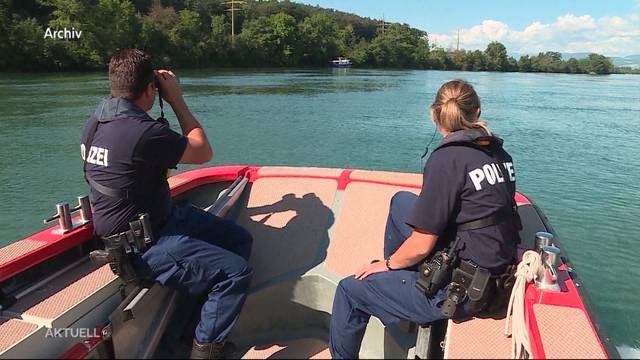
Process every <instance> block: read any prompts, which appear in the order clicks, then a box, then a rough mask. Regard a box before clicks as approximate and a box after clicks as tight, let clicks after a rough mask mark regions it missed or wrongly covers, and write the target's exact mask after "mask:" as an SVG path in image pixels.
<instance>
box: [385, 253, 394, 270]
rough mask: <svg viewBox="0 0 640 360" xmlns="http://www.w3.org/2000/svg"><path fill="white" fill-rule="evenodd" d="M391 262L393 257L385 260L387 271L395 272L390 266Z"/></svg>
mask: <svg viewBox="0 0 640 360" xmlns="http://www.w3.org/2000/svg"><path fill="white" fill-rule="evenodd" d="M389 262H391V256H389V257H388V258H386V259H384V264H385V265H386V266H387V270H390V271H391V270H393V269H392V268H391V266H389Z"/></svg>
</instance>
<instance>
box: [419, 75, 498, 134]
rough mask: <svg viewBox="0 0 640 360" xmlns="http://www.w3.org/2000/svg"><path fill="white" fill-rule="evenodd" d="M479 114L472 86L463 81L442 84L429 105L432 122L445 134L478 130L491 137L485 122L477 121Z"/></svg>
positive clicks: (476, 98)
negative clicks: (444, 131)
mask: <svg viewBox="0 0 640 360" xmlns="http://www.w3.org/2000/svg"><path fill="white" fill-rule="evenodd" d="M479 112H480V98H479V97H478V94H477V93H476V91H475V90H474V89H473V86H471V84H469V83H468V82H466V81H464V80H452V81H449V82H446V83H445V84H443V85H442V86H441V87H440V89H439V90H438V93H437V94H436V99H435V101H434V102H433V104H431V117H432V118H433V121H434V122H435V123H436V125H438V126H439V127H440V128H442V129H444V130H446V131H447V132H454V131H458V130H464V129H474V128H476V129H477V128H479V129H483V130H484V131H485V132H486V133H487V135H491V130H489V127H488V126H487V124H486V122H484V121H482V120H480V119H478V114H479Z"/></svg>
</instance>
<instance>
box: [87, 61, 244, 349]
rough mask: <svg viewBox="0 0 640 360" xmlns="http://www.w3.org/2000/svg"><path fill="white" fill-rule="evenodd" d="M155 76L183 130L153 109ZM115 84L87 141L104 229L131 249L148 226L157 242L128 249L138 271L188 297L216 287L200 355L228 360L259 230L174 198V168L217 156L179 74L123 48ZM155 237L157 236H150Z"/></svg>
mask: <svg viewBox="0 0 640 360" xmlns="http://www.w3.org/2000/svg"><path fill="white" fill-rule="evenodd" d="M154 80H155V81H156V82H157V86H158V88H159V91H160V94H161V96H162V98H163V99H164V100H165V101H166V102H167V103H169V105H171V107H172V109H173V111H174V113H175V114H176V117H177V118H178V121H179V123H180V127H181V128H182V135H181V134H178V133H176V132H174V131H172V130H171V129H170V128H169V126H167V125H166V124H163V123H162V122H159V121H156V120H154V119H152V118H151V117H150V116H149V115H148V114H147V113H146V111H149V110H150V109H151V108H152V106H153V103H154V100H155V86H154ZM109 88H110V90H111V96H110V97H109V98H107V99H105V100H104V101H102V102H101V103H100V104H99V105H98V107H97V110H96V111H95V113H94V114H93V115H92V116H90V117H89V119H88V120H87V122H86V124H85V126H84V129H83V133H82V141H81V142H82V145H81V155H82V158H83V159H84V160H85V162H84V168H85V177H86V179H87V181H88V182H89V184H90V186H91V198H92V204H93V209H94V217H93V219H94V231H95V233H96V235H98V236H99V237H101V238H102V239H103V240H104V241H105V244H106V245H107V247H108V248H109V247H112V248H117V247H118V246H124V247H127V250H129V248H130V247H132V246H133V247H135V246H134V245H131V244H130V243H129V242H128V241H127V239H129V240H130V239H131V237H133V236H132V234H134V233H135V231H136V230H138V231H139V233H138V235H140V231H142V230H144V231H142V232H143V233H144V235H143V236H146V237H147V240H150V241H146V242H147V244H146V245H147V246H146V248H145V246H144V245H142V246H140V247H142V249H141V248H140V247H138V248H136V249H133V250H132V251H128V253H133V254H134V255H133V256H132V257H131V258H132V263H133V268H134V269H135V273H136V274H137V275H138V276H145V277H152V278H154V279H155V280H156V281H158V282H160V283H161V284H162V285H165V286H168V287H172V288H175V289H178V290H180V291H181V292H183V293H185V294H192V295H195V294H200V293H205V292H208V293H209V294H208V299H207V301H206V302H205V304H204V305H203V307H202V310H201V313H200V315H201V318H200V323H199V324H198V326H197V328H196V332H195V339H194V342H193V350H192V353H191V357H192V358H216V357H219V356H220V353H221V350H222V346H223V345H224V342H225V339H226V337H227V335H228V334H229V332H230V331H231V328H232V326H233V325H234V323H235V321H236V319H237V317H238V314H239V312H240V309H241V307H242V305H243V303H244V300H245V298H246V291H247V289H248V287H249V282H250V279H251V275H252V270H251V269H250V268H249V266H248V265H247V260H248V258H249V255H250V252H251V243H252V238H251V235H250V234H249V233H248V232H247V231H246V230H245V229H243V228H241V227H240V226H238V225H236V224H234V223H232V222H230V221H226V220H222V219H219V218H217V217H215V216H213V215H211V214H209V213H207V212H204V211H202V210H200V209H197V208H195V207H191V206H190V207H174V206H173V205H172V203H171V197H170V194H169V186H168V183H167V179H166V174H167V171H168V169H170V168H175V167H176V165H177V164H178V163H181V164H202V163H205V162H207V161H209V160H211V158H212V150H211V146H210V145H209V141H208V140H207V137H206V135H205V133H204V131H203V129H202V127H201V125H200V124H199V123H198V121H197V120H196V118H195V117H194V116H193V115H192V114H191V112H190V111H189V108H188V107H187V105H186V103H185V101H184V99H183V97H182V94H181V91H180V86H179V85H178V82H177V80H176V77H175V75H174V74H173V73H172V72H170V71H167V70H158V71H155V72H154V70H153V67H152V63H151V59H150V57H149V56H148V55H147V54H145V53H144V52H142V51H140V50H135V49H130V50H123V51H120V52H119V53H117V54H115V55H114V56H113V57H112V58H111V60H110V62H109ZM138 214H145V215H144V216H143V218H144V220H150V223H149V222H148V223H147V224H144V223H142V224H140V222H139V219H140V217H138ZM136 224H137V225H136ZM145 225H146V226H147V228H144V226H145ZM149 225H150V226H149ZM136 226H137V227H138V229H132V228H133V227H136ZM148 227H151V229H149V228H148ZM143 228H144V229H143ZM132 231H133V232H132ZM149 233H152V234H153V235H155V236H153V238H151V239H150V238H149V235H151V234H149ZM135 243H136V242H135V241H134V242H133V244H135ZM138 243H140V244H144V243H145V242H144V241H142V242H138ZM110 260H113V259H110ZM112 265H113V264H112ZM115 269H116V271H120V270H122V271H124V269H126V264H116V267H115ZM119 275H121V276H125V275H127V274H124V273H121V274H119Z"/></svg>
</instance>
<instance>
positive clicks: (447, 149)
mask: <svg viewBox="0 0 640 360" xmlns="http://www.w3.org/2000/svg"><path fill="white" fill-rule="evenodd" d="M430 113H431V118H432V120H433V121H434V123H435V124H436V126H437V127H438V129H439V131H440V133H441V134H442V136H443V138H444V139H443V140H442V142H441V143H440V144H439V145H438V147H437V148H436V150H435V151H434V152H433V153H432V154H431V156H430V157H429V159H428V161H427V164H426V166H425V169H424V178H423V185H422V191H421V193H420V195H419V196H417V197H416V196H415V195H413V194H411V193H408V192H400V193H398V194H396V195H395V196H394V197H393V199H392V200H391V206H390V211H389V217H388V221H387V228H386V233H385V245H384V250H385V251H384V253H385V254H384V256H385V259H384V261H373V262H372V263H370V264H366V265H364V266H363V267H362V268H360V270H358V271H357V272H356V274H355V275H354V276H350V277H347V278H345V279H343V280H342V281H340V283H339V284H338V288H337V290H336V294H335V298H334V302H333V312H332V318H331V326H330V337H329V348H330V351H331V355H332V356H333V357H334V358H356V357H358V353H359V350H360V343H361V341H362V337H363V336H364V330H365V327H366V325H367V323H368V321H369V318H370V316H371V315H373V316H376V317H378V318H379V319H380V320H381V321H382V322H383V323H384V324H385V325H386V324H390V323H392V322H396V321H398V320H410V321H414V322H417V323H421V324H425V323H429V322H432V321H435V320H440V319H444V318H446V317H447V316H445V315H444V314H443V309H442V304H443V303H444V302H445V300H446V298H447V289H448V288H451V286H453V283H452V284H449V285H445V286H442V287H441V288H438V289H436V290H437V291H435V292H434V293H433V294H432V295H430V296H427V295H426V294H425V292H424V291H421V290H419V289H418V288H416V286H415V284H416V282H417V281H418V279H419V273H418V272H417V271H415V265H417V264H418V263H420V262H421V261H422V260H423V259H425V258H426V257H427V256H428V255H432V254H433V253H435V252H436V251H437V250H441V249H443V248H446V247H448V246H451V245H452V244H455V245H454V246H455V249H454V250H455V251H454V252H452V253H455V254H457V258H459V259H460V260H459V262H458V263H465V264H466V265H467V266H469V267H470V269H472V270H473V271H475V269H481V270H483V271H484V272H485V273H487V274H490V275H488V276H493V277H496V276H498V275H500V274H503V273H504V272H505V269H506V267H507V266H508V265H510V264H511V263H512V262H513V261H514V257H515V253H516V243H517V229H516V225H515V224H516V222H515V221H514V216H515V215H514V205H515V204H514V201H513V196H514V194H515V173H514V169H513V163H512V160H511V157H510V156H509V154H507V153H506V151H504V150H503V149H502V140H501V139H499V138H497V137H494V136H493V135H492V134H491V131H490V130H489V129H488V127H487V126H486V124H485V123H484V122H483V121H481V120H479V116H480V99H479V98H478V95H477V94H476V92H475V90H474V89H473V87H472V86H471V85H470V84H469V83H467V82H465V81H462V80H453V81H449V82H447V83H445V84H444V85H442V87H441V88H440V89H439V90H438V93H437V95H436V99H435V101H434V103H433V104H432V105H431V108H430ZM455 239H458V241H455V242H454V241H453V240H455ZM478 273H480V270H478ZM471 275H473V274H471ZM464 298H467V299H468V297H464ZM488 301H490V300H488ZM469 303H470V301H469V300H466V301H464V302H463V303H461V304H460V306H457V310H455V315H454V316H455V317H462V316H467V315H471V314H473V313H475V312H477V311H480V310H482V308H483V307H478V306H474V307H471V306H468V305H469ZM484 305H486V303H484Z"/></svg>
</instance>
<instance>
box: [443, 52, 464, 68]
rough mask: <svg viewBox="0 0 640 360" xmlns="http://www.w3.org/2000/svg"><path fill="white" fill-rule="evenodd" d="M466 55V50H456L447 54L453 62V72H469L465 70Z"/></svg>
mask: <svg viewBox="0 0 640 360" xmlns="http://www.w3.org/2000/svg"><path fill="white" fill-rule="evenodd" d="M466 53H467V52H466V51H465V50H454V51H451V52H449V53H447V55H448V56H449V59H450V60H451V64H452V67H451V69H452V70H468V69H466V68H465V61H464V60H465V56H466Z"/></svg>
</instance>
